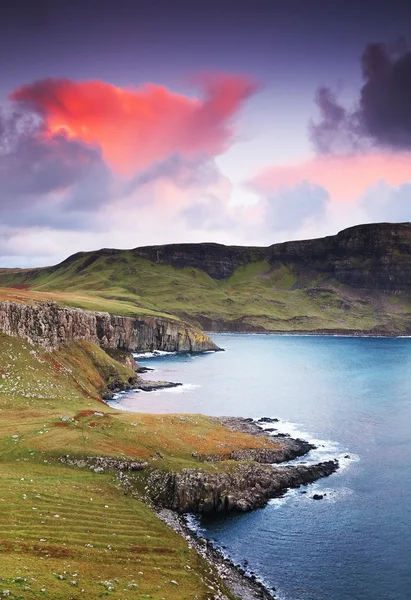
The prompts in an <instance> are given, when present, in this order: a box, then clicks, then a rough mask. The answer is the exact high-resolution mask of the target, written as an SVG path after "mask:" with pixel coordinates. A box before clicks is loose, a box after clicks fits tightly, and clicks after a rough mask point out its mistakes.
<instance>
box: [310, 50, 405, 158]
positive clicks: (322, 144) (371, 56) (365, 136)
mask: <svg viewBox="0 0 411 600" xmlns="http://www.w3.org/2000/svg"><path fill="white" fill-rule="evenodd" d="M361 65H362V75H363V80H364V85H363V87H362V88H361V91H360V97H359V99H358V102H357V106H356V107H354V108H353V109H350V110H348V109H346V108H345V107H344V106H342V105H341V104H340V103H339V102H338V101H337V99H336V97H335V95H334V94H333V92H332V91H331V90H330V89H329V88H327V87H322V88H320V89H319V90H318V92H317V96H316V102H317V105H318V107H319V110H320V120H319V121H318V122H316V123H315V122H311V123H310V135H311V139H312V141H313V143H314V146H315V148H316V150H317V151H318V152H320V153H322V154H324V153H330V152H341V151H352V150H358V149H360V150H361V149H364V148H367V147H370V146H379V147H385V148H391V149H393V150H409V149H411V50H410V49H409V46H408V45H407V44H406V42H405V41H404V39H401V40H399V42H397V43H396V44H393V45H388V44H383V43H375V44H369V45H368V46H367V47H366V49H365V51H364V53H363V55H362V58H361Z"/></svg>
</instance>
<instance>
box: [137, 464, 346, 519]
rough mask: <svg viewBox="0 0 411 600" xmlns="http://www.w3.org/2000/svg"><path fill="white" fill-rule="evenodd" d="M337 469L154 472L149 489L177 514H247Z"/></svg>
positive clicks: (253, 467) (249, 467)
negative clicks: (270, 500) (235, 511)
mask: <svg viewBox="0 0 411 600" xmlns="http://www.w3.org/2000/svg"><path fill="white" fill-rule="evenodd" d="M337 469H338V463H337V462H335V461H328V462H324V463H318V464H315V465H297V466H284V467H272V466H269V465H260V464H253V465H249V464H241V465H239V466H238V467H236V468H235V469H233V470H231V471H227V472H222V473H212V472H204V471H197V470H195V469H184V470H183V471H182V472H181V473H165V472H162V471H153V472H152V473H151V474H150V476H149V478H148V488H149V490H150V495H151V499H152V500H153V501H154V502H155V503H156V504H158V505H160V506H163V507H165V508H171V509H172V510H176V511H178V512H195V513H210V512H227V511H232V510H238V511H247V510H252V509H255V508H261V507H263V506H265V505H266V504H267V502H268V500H269V499H270V498H273V497H274V496H279V495H281V494H283V493H284V492H285V491H286V490H287V489H289V488H295V487H299V486H300V485H303V484H306V483H312V482H313V481H316V480H317V479H319V478H320V477H327V476H328V475H331V474H332V473H334V472H335V471H336V470H337Z"/></svg>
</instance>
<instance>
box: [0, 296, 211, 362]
mask: <svg viewBox="0 0 411 600" xmlns="http://www.w3.org/2000/svg"><path fill="white" fill-rule="evenodd" d="M0 331H2V332H3V333H5V334H7V335H11V336H17V337H21V338H24V339H26V340H28V341H29V342H31V343H34V344H40V345H42V346H44V347H47V348H49V349H55V348H58V347H59V346H60V345H61V344H64V343H66V342H70V341H71V340H86V341H88V342H92V343H94V344H97V345H99V346H101V347H102V348H108V349H124V350H128V351H130V352H144V351H152V350H164V351H168V352H176V351H177V352H205V351H208V350H218V347H217V346H216V345H215V344H214V342H213V341H212V340H211V339H210V338H209V337H208V336H207V335H206V334H205V333H203V332H202V331H201V330H199V329H196V328H195V327H191V326H190V325H187V324H185V323H182V322H181V321H173V320H171V319H170V320H167V319H164V318H160V317H139V318H132V317H121V316H117V315H110V314H109V313H105V312H91V311H86V310H81V309H76V308H62V307H60V306H59V305H58V304H57V303H55V302H41V303H39V304H33V305H31V304H23V303H19V302H9V301H3V302H0Z"/></svg>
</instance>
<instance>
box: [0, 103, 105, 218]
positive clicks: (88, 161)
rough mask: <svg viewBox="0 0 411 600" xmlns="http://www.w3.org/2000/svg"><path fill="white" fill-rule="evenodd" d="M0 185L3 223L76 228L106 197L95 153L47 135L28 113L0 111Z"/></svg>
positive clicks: (102, 172)
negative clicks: (75, 214)
mask: <svg viewBox="0 0 411 600" xmlns="http://www.w3.org/2000/svg"><path fill="white" fill-rule="evenodd" d="M0 181H1V186H0V211H1V222H2V223H3V224H4V223H6V224H10V225H15V224H17V225H21V226H22V225H24V224H26V225H30V226H47V227H53V226H54V227H57V228H71V227H73V226H76V227H77V226H78V223H80V222H81V221H82V220H83V219H84V213H85V212H88V211H91V210H93V209H95V208H96V207H97V206H99V205H101V204H102V203H104V202H107V200H108V198H109V188H110V173H109V171H108V169H107V167H106V165H105V163H104V161H103V159H102V156H101V152H100V150H99V149H98V148H96V147H91V146H89V145H87V144H85V143H83V142H82V141H81V140H78V139H70V138H68V137H67V136H66V135H64V134H63V133H56V134H50V133H49V132H48V131H47V129H46V128H45V127H44V125H43V123H42V122H41V120H39V119H38V118H37V117H36V115H33V114H32V113H30V112H27V111H26V112H11V113H6V112H4V111H0ZM74 212H77V213H78V218H76V219H75V221H76V223H77V224H76V223H74V222H73V213H74Z"/></svg>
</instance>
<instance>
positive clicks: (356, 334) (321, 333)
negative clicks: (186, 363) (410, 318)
mask: <svg viewBox="0 0 411 600" xmlns="http://www.w3.org/2000/svg"><path fill="white" fill-rule="evenodd" d="M204 333H206V334H207V335H216V334H218V335H278V336H284V337H286V336H298V337H337V338H387V339H395V338H399V339H400V338H411V333H410V334H404V333H387V332H373V333H365V332H363V331H361V330H360V329H353V330H348V331H344V330H339V329H326V330H321V329H318V330H316V331H304V330H300V331H261V330H258V331H257V330H255V331H250V330H238V331H229V330H215V331H214V330H213V331H211V330H204Z"/></svg>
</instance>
